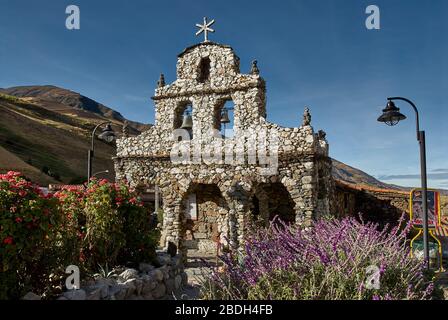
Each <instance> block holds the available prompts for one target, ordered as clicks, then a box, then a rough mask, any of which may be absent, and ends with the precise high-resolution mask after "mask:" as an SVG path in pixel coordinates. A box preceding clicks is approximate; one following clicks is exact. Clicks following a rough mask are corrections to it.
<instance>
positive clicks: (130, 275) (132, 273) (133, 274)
mask: <svg viewBox="0 0 448 320" xmlns="http://www.w3.org/2000/svg"><path fill="white" fill-rule="evenodd" d="M120 278H123V279H124V280H129V279H135V278H138V271H137V270H135V269H126V270H125V271H123V273H121V274H120Z"/></svg>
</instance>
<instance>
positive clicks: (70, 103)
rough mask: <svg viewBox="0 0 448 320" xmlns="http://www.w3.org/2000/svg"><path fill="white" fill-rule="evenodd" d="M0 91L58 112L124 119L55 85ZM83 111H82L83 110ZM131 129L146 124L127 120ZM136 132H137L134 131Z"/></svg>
mask: <svg viewBox="0 0 448 320" xmlns="http://www.w3.org/2000/svg"><path fill="white" fill-rule="evenodd" d="M0 93H4V94H7V95H10V96H15V97H19V98H25V99H26V100H27V101H29V102H32V103H34V104H38V105H40V106H42V107H44V108H46V109H49V110H52V111H56V112H59V113H65V114H71V115H76V116H80V117H85V118H90V117H92V116H93V115H97V116H100V117H102V118H104V119H106V120H112V121H116V122H120V123H123V122H124V121H125V120H126V119H125V118H124V117H123V116H122V115H121V114H120V113H119V112H117V111H115V110H113V109H111V108H109V107H106V106H105V105H103V104H101V103H98V102H96V101H94V100H92V99H90V98H88V97H86V96H83V95H81V94H79V93H76V92H73V91H70V90H67V89H63V88H59V87H55V86H20V87H11V88H6V89H0ZM83 111H84V112H83ZM128 122H129V126H130V128H131V130H132V129H136V130H137V131H138V132H141V131H144V130H146V129H147V128H148V125H144V124H142V123H139V122H134V121H128ZM134 133H137V132H134Z"/></svg>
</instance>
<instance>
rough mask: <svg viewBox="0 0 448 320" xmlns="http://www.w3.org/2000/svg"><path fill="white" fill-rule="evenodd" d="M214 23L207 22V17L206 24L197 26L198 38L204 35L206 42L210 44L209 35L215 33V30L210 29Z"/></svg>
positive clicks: (205, 18)
mask: <svg viewBox="0 0 448 320" xmlns="http://www.w3.org/2000/svg"><path fill="white" fill-rule="evenodd" d="M214 23H215V20H212V21H210V22H207V17H204V24H196V27H198V28H199V31H198V32H196V36H198V35H200V34H201V33H204V42H208V33H209V32H212V33H213V32H215V30H213V29H212V28H210V26H211V25H213V24H214Z"/></svg>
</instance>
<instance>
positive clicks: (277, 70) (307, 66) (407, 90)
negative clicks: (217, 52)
mask: <svg viewBox="0 0 448 320" xmlns="http://www.w3.org/2000/svg"><path fill="white" fill-rule="evenodd" d="M70 4H75V5H78V6H79V7H80V10H81V29H80V30H78V31H69V30H67V29H66V28H65V19H66V14H65V8H66V7H67V6H68V5H70ZM370 4H375V5H377V6H378V7H379V8H380V10H381V11H380V12H381V30H367V29H366V27H365V19H366V17H367V15H366V14H365V9H366V7H367V6H368V5H370ZM0 7H1V10H0V87H11V86H17V85H38V84H39V85H43V84H52V85H56V86H60V87H64V88H67V89H71V90H73V91H77V92H80V93H82V94H84V95H86V96H88V97H90V98H93V99H95V100H97V101H99V102H101V103H103V104H105V105H107V106H110V107H112V108H114V109H116V110H118V111H120V112H121V113H122V114H123V115H124V116H125V117H127V118H129V119H132V120H137V121H141V122H145V123H152V122H153V120H154V108H153V103H152V101H151V100H150V99H149V98H150V97H151V96H152V95H153V93H154V88H155V85H156V82H157V79H158V76H159V74H160V73H161V72H163V73H165V76H166V80H167V82H171V81H174V79H175V66H176V55H177V54H178V53H180V52H181V51H182V50H183V49H184V48H185V47H187V46H190V45H192V44H195V43H197V42H200V41H202V40H201V39H202V38H197V37H195V32H196V28H195V24H196V23H200V22H201V21H202V17H203V16H208V17H211V18H214V19H216V24H215V25H214V29H215V30H216V33H214V34H211V35H210V38H211V40H213V41H216V42H219V43H224V44H229V45H231V46H232V47H233V48H234V49H235V51H236V53H237V54H238V56H239V57H240V58H241V70H242V72H247V71H248V70H249V69H250V61H251V60H253V59H257V60H258V65H259V68H260V70H261V74H262V76H263V77H264V78H265V79H266V81H267V90H268V105H267V110H268V119H269V120H270V121H273V122H276V123H279V124H281V125H284V126H298V125H299V124H300V122H301V117H302V113H303V109H304V106H309V107H310V109H311V112H312V116H313V121H312V123H313V126H314V127H315V129H316V130H317V129H324V130H325V131H326V132H327V137H328V139H329V142H330V152H331V156H332V157H334V158H336V159H338V160H340V161H343V162H345V163H347V164H349V165H352V166H354V167H357V168H360V169H362V170H364V171H366V172H368V173H370V174H372V175H374V176H375V177H379V178H381V179H382V180H383V181H385V182H389V183H397V184H401V185H407V186H418V184H419V179H418V174H419V153H418V143H417V141H416V137H415V124H414V115H413V114H412V110H411V109H410V108H409V107H408V106H406V105H405V104H402V103H399V104H398V106H399V107H401V110H402V112H403V113H405V114H406V115H407V116H408V120H407V121H404V122H403V123H400V124H399V125H398V126H397V127H393V128H390V127H387V126H385V125H382V124H380V123H378V122H376V118H377V117H378V116H379V114H380V111H381V109H382V108H383V107H384V106H385V104H386V97H388V96H397V95H398V96H405V97H407V98H410V99H412V100H413V101H415V102H416V104H417V106H418V107H419V108H420V112H421V122H422V128H423V129H425V130H426V135H427V149H428V171H429V173H430V175H429V177H430V179H429V184H430V186H432V187H439V188H447V189H448V159H447V157H448V107H447V101H448V96H447V95H448V37H447V34H448V22H446V15H447V13H448V1H446V0H431V1H423V0H387V1H385V0H381V1H380V0H371V1H363V0H319V1H315V0H306V1H305V0H302V1H298V0H291V1H264V2H262V1H241V0H240V1H232V0H226V1H224V0H221V1H211V0H208V1H181V0H178V1H169V0H165V1H149V0H147V1H143V0H133V1H106V0H78V1H76V0H72V1H64V0H40V1H31V0H29V1H23V0H0Z"/></svg>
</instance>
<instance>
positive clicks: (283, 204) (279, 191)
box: [251, 182, 296, 225]
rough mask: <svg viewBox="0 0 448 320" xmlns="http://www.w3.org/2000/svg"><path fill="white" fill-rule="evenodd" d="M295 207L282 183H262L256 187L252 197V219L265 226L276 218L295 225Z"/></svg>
mask: <svg viewBox="0 0 448 320" xmlns="http://www.w3.org/2000/svg"><path fill="white" fill-rule="evenodd" d="M294 206H295V204H294V201H293V199H292V198H291V195H290V194H289V192H288V190H287V189H286V188H285V186H284V185H283V184H282V183H280V182H278V183H261V184H258V185H257V186H256V188H255V190H254V195H253V196H252V203H251V213H252V218H253V220H254V221H258V222H262V223H264V225H267V224H268V223H269V222H270V221H272V220H274V218H277V219H279V220H281V221H283V222H285V223H295V219H296V212H295V210H294Z"/></svg>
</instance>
